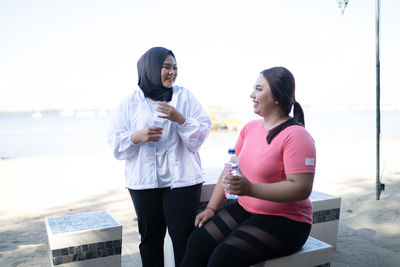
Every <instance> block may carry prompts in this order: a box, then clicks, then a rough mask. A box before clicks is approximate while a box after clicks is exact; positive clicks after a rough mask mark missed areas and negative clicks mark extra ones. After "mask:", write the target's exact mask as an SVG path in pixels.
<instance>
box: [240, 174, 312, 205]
mask: <svg viewBox="0 0 400 267" xmlns="http://www.w3.org/2000/svg"><path fill="white" fill-rule="evenodd" d="M313 181H314V174H313V173H303V174H292V175H287V180H286V181H282V182H277V183H269V184H266V183H251V185H250V188H249V192H248V195H249V196H251V197H255V198H259V199H264V200H269V201H276V202H293V201H300V200H304V199H306V198H308V197H309V196H310V194H311V191H312V185H313Z"/></svg>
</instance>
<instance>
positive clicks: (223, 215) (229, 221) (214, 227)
mask: <svg viewBox="0 0 400 267" xmlns="http://www.w3.org/2000/svg"><path fill="white" fill-rule="evenodd" d="M236 227H237V222H236V221H235V219H234V218H233V217H232V216H231V215H230V214H229V213H228V212H227V211H226V210H221V211H220V212H218V213H217V215H216V218H215V221H208V222H207V223H206V224H205V225H204V228H205V229H206V230H207V232H208V233H209V234H210V235H211V236H212V237H213V238H214V239H215V241H217V242H220V241H222V240H223V239H224V238H225V237H226V236H227V235H228V234H229V233H230V232H232V231H233V230H234V229H235V228H236Z"/></svg>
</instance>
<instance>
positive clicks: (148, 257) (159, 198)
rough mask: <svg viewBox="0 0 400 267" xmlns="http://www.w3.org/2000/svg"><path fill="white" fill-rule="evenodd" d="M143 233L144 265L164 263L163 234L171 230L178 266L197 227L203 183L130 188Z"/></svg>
mask: <svg viewBox="0 0 400 267" xmlns="http://www.w3.org/2000/svg"><path fill="white" fill-rule="evenodd" d="M129 193H130V195H131V198H132V201H133V205H134V207H135V211H136V216H137V218H138V228H139V233H140V245H139V250H140V256H141V258H142V264H143V267H158V266H159V267H163V266H164V252H163V249H164V237H165V231H166V228H167V226H168V233H169V235H170V237H171V240H172V245H173V248H174V259H175V265H176V266H179V265H180V263H181V260H182V258H183V255H184V254H185V250H186V242H187V239H188V238H189V235H190V233H191V232H192V231H193V230H194V218H195V216H196V213H197V210H198V206H199V201H200V193H201V184H197V185H193V186H189V187H182V188H174V189H170V188H157V189H147V190H131V189H129Z"/></svg>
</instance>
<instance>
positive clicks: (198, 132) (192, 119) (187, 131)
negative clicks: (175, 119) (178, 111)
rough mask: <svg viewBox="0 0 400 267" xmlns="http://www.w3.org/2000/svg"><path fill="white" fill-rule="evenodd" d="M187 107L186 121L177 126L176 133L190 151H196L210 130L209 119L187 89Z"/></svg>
mask: <svg viewBox="0 0 400 267" xmlns="http://www.w3.org/2000/svg"><path fill="white" fill-rule="evenodd" d="M185 101H188V103H187V104H188V105H189V108H188V109H187V110H188V112H186V114H184V115H185V117H186V121H185V122H184V123H183V124H182V125H179V126H178V134H179V136H180V137H181V138H182V141H183V143H184V144H185V146H186V147H187V148H188V149H189V150H190V151H192V152H197V151H198V150H199V149H200V146H201V145H202V144H203V142H204V141H205V140H206V138H207V136H208V134H209V133H210V130H211V120H210V118H209V117H208V115H207V113H206V112H205V110H204V109H203V107H202V106H201V104H200V103H199V101H198V100H197V99H196V98H195V97H194V96H193V95H192V94H191V93H190V92H189V91H187V99H186V100H185Z"/></svg>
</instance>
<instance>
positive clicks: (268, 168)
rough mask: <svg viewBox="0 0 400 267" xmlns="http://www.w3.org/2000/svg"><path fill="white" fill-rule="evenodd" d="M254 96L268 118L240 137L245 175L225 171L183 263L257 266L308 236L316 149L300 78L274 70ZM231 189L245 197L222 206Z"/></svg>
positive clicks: (260, 111)
mask: <svg viewBox="0 0 400 267" xmlns="http://www.w3.org/2000/svg"><path fill="white" fill-rule="evenodd" d="M250 97H251V99H252V100H253V108H254V112H255V113H256V114H258V115H259V116H261V117H262V118H261V119H259V120H254V121H250V122H248V123H247V124H246V125H245V126H244V127H243V128H242V130H241V132H240V135H239V137H238V139H237V142H236V145H235V153H236V154H237V155H238V158H239V166H240V172H241V173H240V175H239V176H224V175H223V172H222V173H221V175H220V178H219V180H218V183H217V185H216V186H215V189H214V192H213V194H212V196H211V199H210V202H209V203H208V206H207V208H206V209H205V210H204V211H203V212H201V213H199V214H198V215H197V217H196V220H195V226H196V227H198V228H197V229H196V230H195V231H194V232H193V233H192V234H191V235H190V238H189V240H188V245H187V249H186V254H185V257H184V259H183V262H182V265H181V266H209V267H211V266H250V265H254V264H256V263H259V262H262V261H265V260H268V259H271V258H276V257H281V256H285V255H288V254H291V253H294V252H296V251H298V250H300V248H301V247H302V246H303V245H304V243H305V242H306V241H307V238H308V235H309V233H310V229H311V225H312V206H311V201H310V200H309V195H310V193H311V191H312V186H313V181H314V173H315V162H316V158H315V157H316V153H315V144H314V140H313V139H312V137H311V135H310V134H309V133H308V132H307V131H306V129H305V128H304V125H305V123H304V114H303V110H302V108H301V106H300V104H299V103H298V102H297V101H296V99H295V81H294V77H293V75H292V74H291V73H290V71H288V70H287V69H286V68H283V67H275V68H271V69H266V70H264V71H262V72H261V73H260V75H259V77H258V78H257V80H256V83H255V85H254V88H253V91H252V93H251V94H250ZM292 110H293V116H290V115H291V111H292ZM224 191H226V192H227V193H229V194H235V195H238V201H235V202H234V203H232V204H229V205H228V206H226V207H225V208H223V209H220V210H218V208H219V207H220V206H221V204H222V203H223V201H224V200H225V194H224Z"/></svg>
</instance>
